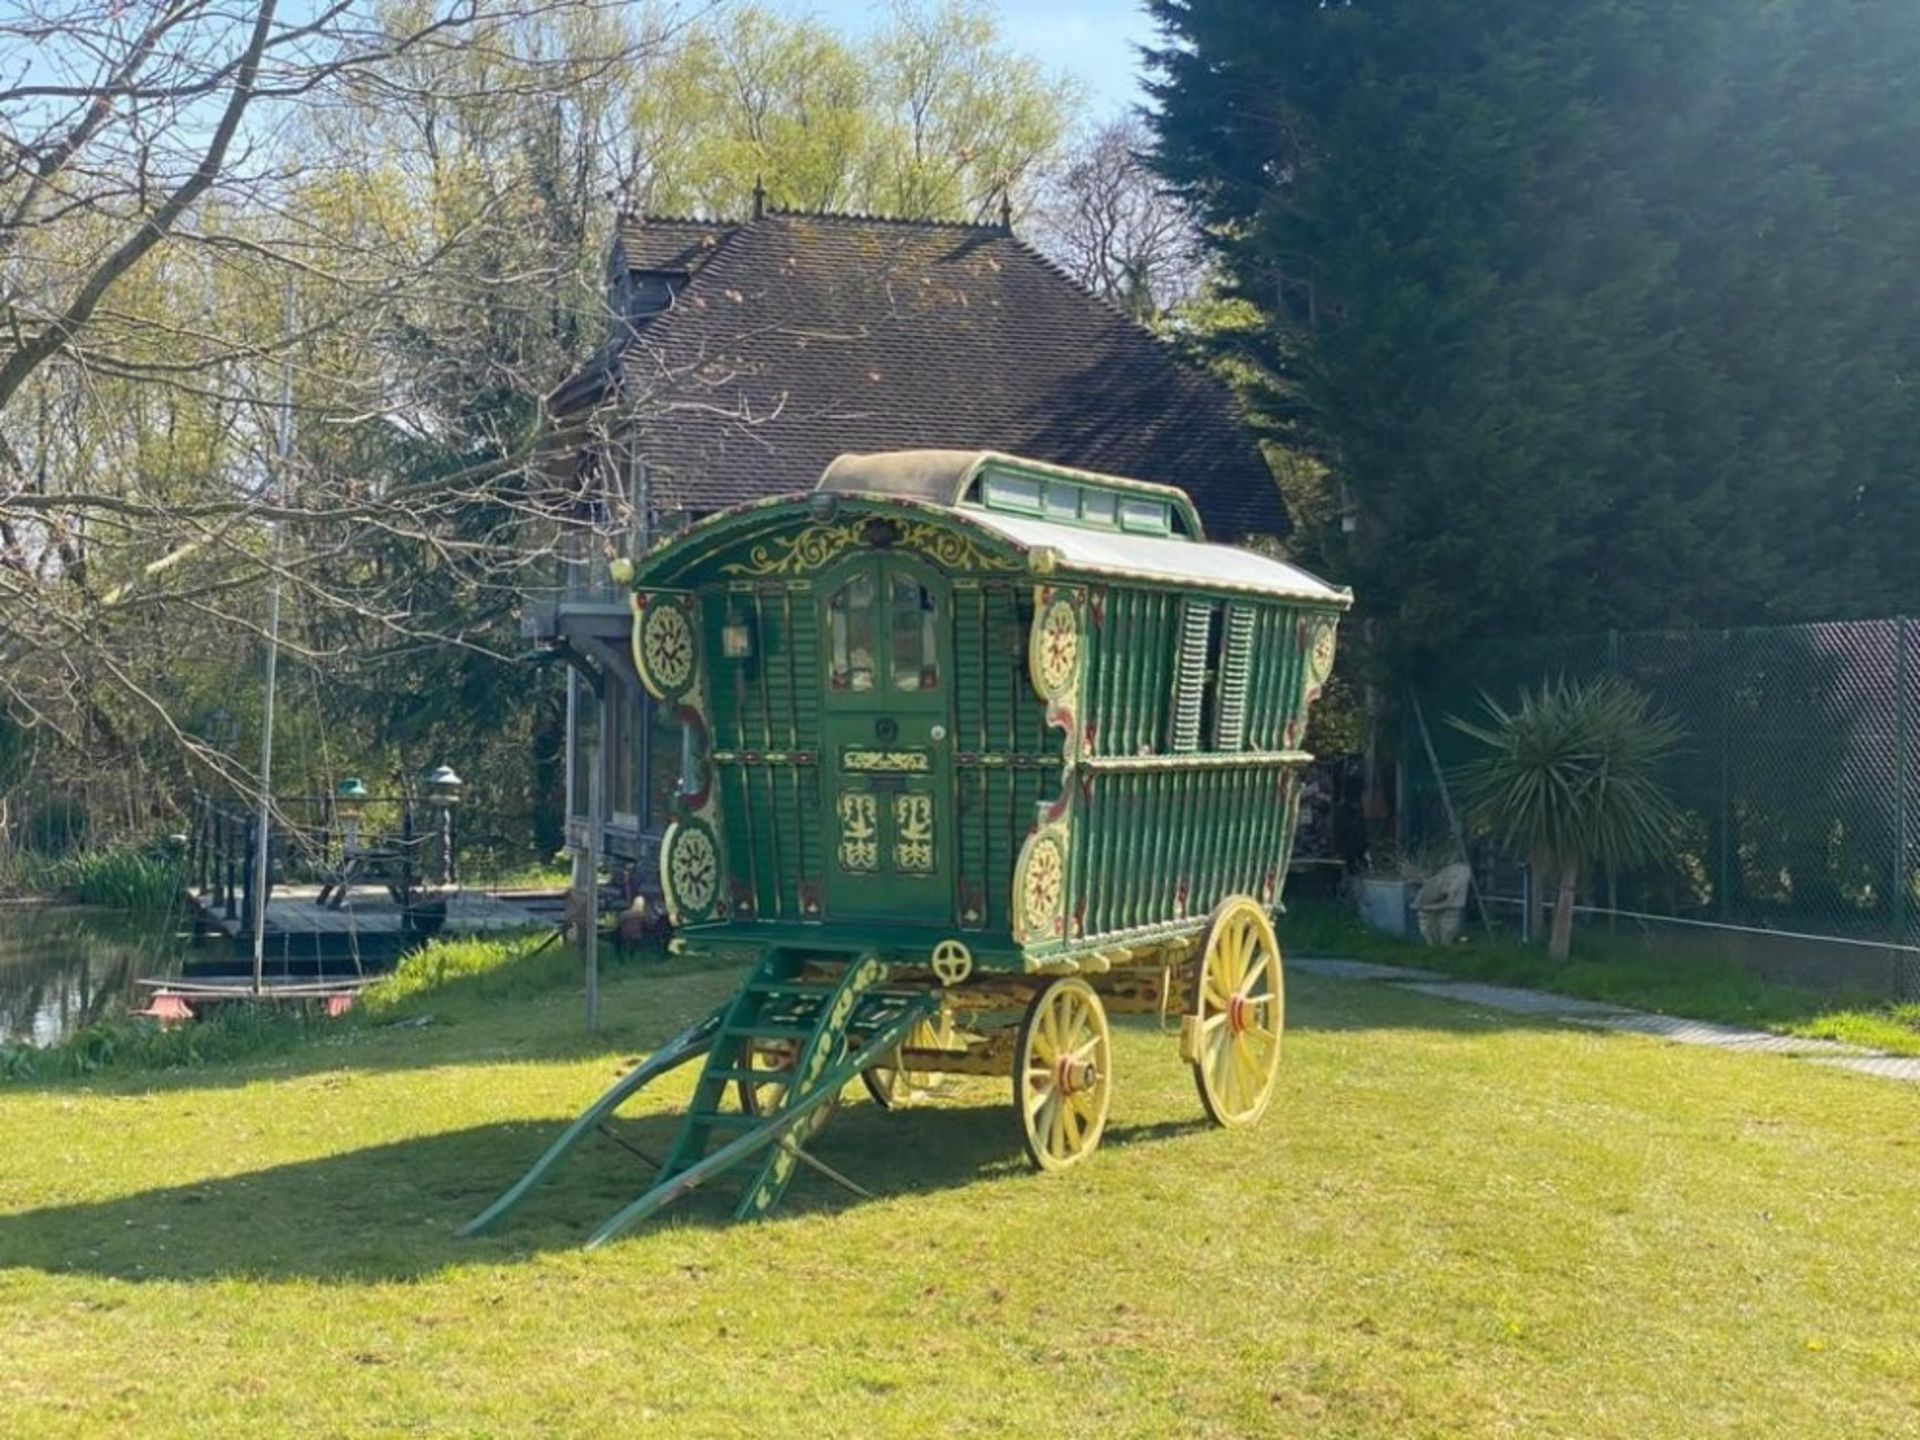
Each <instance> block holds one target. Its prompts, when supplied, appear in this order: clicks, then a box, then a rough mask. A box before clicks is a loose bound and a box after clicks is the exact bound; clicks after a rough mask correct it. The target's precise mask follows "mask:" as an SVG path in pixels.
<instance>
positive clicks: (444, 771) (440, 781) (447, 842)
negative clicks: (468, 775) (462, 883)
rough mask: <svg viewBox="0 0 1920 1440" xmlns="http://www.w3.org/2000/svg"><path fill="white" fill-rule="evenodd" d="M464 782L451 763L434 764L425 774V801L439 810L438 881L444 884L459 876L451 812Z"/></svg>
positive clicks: (451, 883) (450, 883)
mask: <svg viewBox="0 0 1920 1440" xmlns="http://www.w3.org/2000/svg"><path fill="white" fill-rule="evenodd" d="M464 783H465V782H464V781H463V780H461V778H460V777H459V775H457V774H456V773H455V772H454V768H453V767H452V766H451V765H436V766H435V767H434V768H433V770H432V772H431V773H429V774H428V776H427V803H428V804H429V805H431V806H433V808H434V809H435V810H437V811H439V812H440V883H441V884H442V885H444V886H451V885H453V884H454V882H455V881H456V880H457V879H458V878H459V876H458V872H457V871H456V870H455V869H454V864H453V812H454V810H455V809H456V808H457V807H458V806H459V804H460V787H461V786H462V785H463V784H464Z"/></svg>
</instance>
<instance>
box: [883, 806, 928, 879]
mask: <svg viewBox="0 0 1920 1440" xmlns="http://www.w3.org/2000/svg"><path fill="white" fill-rule="evenodd" d="M893 863H894V867H895V868H896V869H898V870H900V871H902V872H904V873H906V874H909V875H931V874H932V873H933V797H932V796H931V795H896V796H894V797H893Z"/></svg>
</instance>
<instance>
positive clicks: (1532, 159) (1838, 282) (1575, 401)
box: [1149, 0, 1920, 655]
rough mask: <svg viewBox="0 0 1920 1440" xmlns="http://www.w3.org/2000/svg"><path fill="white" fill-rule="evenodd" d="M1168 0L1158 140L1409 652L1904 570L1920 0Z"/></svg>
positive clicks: (1276, 409)
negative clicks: (1252, 314)
mask: <svg viewBox="0 0 1920 1440" xmlns="http://www.w3.org/2000/svg"><path fill="white" fill-rule="evenodd" d="M1150 5H1151V9H1152V10H1153V13H1154V15H1155V17H1156V19H1157V20H1158V22H1159V25H1160V27H1161V30H1162V33H1163V36H1164V43H1163V44H1162V45H1161V46H1160V47H1158V48H1157V49H1155V50H1153V51H1152V52H1151V53H1150V55H1149V63H1150V65H1151V67H1152V68H1153V70H1154V72H1155V74H1156V76H1157V80H1156V81H1155V83H1153V85H1152V86H1151V88H1152V90H1153V93H1154V95H1155V98H1156V99H1157V101H1158V102H1159V113H1158V115H1157V117H1156V124H1157V126H1158V129H1159V133H1160V137H1161V146H1160V150H1159V152H1158V153H1159V157H1160V159H1159V163H1160V165H1161V166H1162V168H1163V170H1164V172H1165V173H1166V174H1167V176H1168V177H1169V178H1170V179H1171V180H1172V181H1174V182H1175V183H1176V184H1177V185H1179V186H1180V187H1181V188H1182V189H1183V190H1184V191H1185V192H1186V193H1187V194H1188V195H1189V196H1190V197H1191V198H1192V199H1193V200H1194V201H1195V202H1196V204H1197V205H1198V207H1199V209H1200V211H1201V213H1202V215H1203V217H1204V219H1205V221H1206V222H1207V224H1208V226H1209V228H1210V230H1211V235H1212V243H1213V244H1214V245H1215V247H1216V249H1217V251H1218V254H1219V258H1220V260H1221V262H1222V268H1223V270H1224V272H1225V274H1226V275H1227V276H1228V277H1229V280H1230V282H1231V284H1232V286H1233V288H1234V289H1235V291H1236V292H1237V293H1238V294H1239V295H1240V296H1242V297H1244V298H1246V299H1248V300H1251V301H1253V302H1254V303H1255V304H1256V305H1257V306H1258V307H1259V308H1260V310H1261V311H1262V313H1263V316H1264V323H1263V324H1262V325H1261V326H1260V327H1259V330H1258V332H1257V336H1256V342H1255V343H1256V345H1257V350H1258V358H1259V359H1260V361H1261V362H1262V364H1263V368H1264V370H1265V373H1266V377H1267V384H1266V385H1265V387H1264V388H1263V390H1262V393H1261V395H1260V397H1259V404H1260V408H1261V409H1262V410H1263V411H1264V413H1265V414H1266V415H1267V416H1268V417H1269V418H1270V419H1271V420H1272V421H1273V422H1274V423H1275V424H1276V425H1277V426H1278V427H1279V429H1280V430H1281V432H1282V434H1283V435H1284V436H1285V438H1287V439H1288V440H1289V441H1290V442H1291V443H1292V444H1293V445H1294V446H1295V447H1296V448H1298V449H1300V450H1302V451H1304V452H1306V453H1307V454H1309V455H1311V456H1314V457H1316V458H1318V459H1320V460H1322V461H1323V462H1325V464H1326V465H1327V466H1328V467H1329V468H1330V471H1331V473H1332V475H1333V476H1334V477H1336V479H1337V480H1338V481H1339V482H1340V483H1341V484H1342V485H1343V486H1344V487H1345V489H1346V493H1347V496H1348V500H1349V505H1350V508H1349V511H1348V514H1349V516H1350V518H1351V521H1352V525H1351V530H1350V532H1349V531H1344V530H1343V529H1342V527H1340V526H1339V525H1329V526H1325V527H1323V528H1320V529H1318V530H1312V529H1311V528H1310V530H1309V533H1308V534H1307V535H1306V536H1305V537H1304V539H1305V542H1306V543H1307V544H1309V545H1315V546H1317V547H1318V548H1319V551H1320V553H1319V554H1318V555H1316V556H1315V557H1314V558H1316V559H1318V560H1319V561H1320V562H1321V563H1323V564H1326V565H1328V566H1330V567H1332V568H1333V569H1335V570H1336V571H1337V572H1338V573H1340V574H1341V576H1342V578H1350V579H1351V580H1352V581H1353V583H1354V584H1355V586H1356V587H1357V589H1358V591H1359V594H1360V597H1361V603H1362V605H1363V607H1365V608H1366V609H1367V610H1369V611H1371V612H1372V613H1374V614H1378V615H1382V616H1385V617H1389V618H1391V619H1394V620H1396V621H1398V622H1401V623H1399V624H1398V625H1396V626H1395V627H1394V631H1395V633H1396V634H1397V636H1398V637H1399V640H1400V645H1401V649H1402V653H1403V655H1404V654H1405V653H1406V652H1407V651H1414V652H1427V653H1434V652H1438V651H1440V650H1442V649H1443V648H1444V647H1445V646H1446V645H1447V644H1448V643H1450V642H1451V641H1453V640H1455V639H1458V638H1460V637H1462V636H1467V635H1472V634H1477V633H1486V632H1490V631H1499V630H1523V629H1541V628H1548V629H1566V630H1574V629H1583V628H1597V627H1604V626H1609V625H1619V626H1650V625H1689V624H1740V623H1764V622H1769V621H1775V620H1790V619H1800V618H1807V617H1814V616H1831V615H1843V614H1872V613H1886V612H1889V611H1892V610H1896V609H1901V608H1909V609H1910V608H1912V607H1913V606H1914V605H1915V603H1916V602H1917V601H1920V581H1916V579H1915V578H1914V577H1915V576H1916V575H1920V569H1916V567H1915V566H1914V564H1913V563H1912V560H1911V558H1910V557H1911V556H1912V554H1913V553H1914V551H1915V550H1916V548H1920V483H1916V481H1917V479H1920V477H1917V476H1916V466H1917V464H1920V461H1917V460H1916V454H1915V446H1914V442H1915V440H1916V439H1920V324H1916V320H1917V319H1920V300H1917V299H1916V293H1915V291H1914V289H1913V287H1912V285H1911V283H1910V281H1909V279H1908V276H1907V273H1906V272H1907V268H1908V265H1909V263H1910V262H1909V259H1908V257H1909V256H1911V255H1912V254H1914V253H1916V247H1917V246H1920V9H1915V8H1914V7H1911V6H1896V5H1887V4H1876V3H1866V0H1859V3H1844V4H1836V3H1833V0H1771V3H1765V4H1755V3H1753V0H1690V3H1688V4H1686V5H1673V4H1670V3H1666V0H1565V3H1561V4H1553V5H1542V4H1539V3H1537V0H1418V3H1416V0H1343V3H1332V4H1329V3H1326V0H1150ZM1241 338H1242V339H1243V340H1244V336H1243V337H1241Z"/></svg>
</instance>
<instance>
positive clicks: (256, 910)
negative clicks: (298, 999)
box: [253, 279, 293, 996]
mask: <svg viewBox="0 0 1920 1440" xmlns="http://www.w3.org/2000/svg"><path fill="white" fill-rule="evenodd" d="M286 330H287V350H286V353H285V354H284V355H283V356H282V357H281V362H280V425H279V434H278V436H277V437H276V438H277V441H278V443H277V444H276V445H275V447H274V448H275V451H276V453H277V455H278V460H277V462H276V463H275V465H274V473H273V476H272V479H273V480H274V481H275V482H277V483H276V484H275V485H274V487H273V488H274V489H276V490H277V491H278V492H279V498H280V499H282V500H284V499H285V498H286V488H287V457H288V456H289V455H290V454H291V453H292V452H293V281H292V280H291V279H289V280H288V281H287V317H286ZM269 523H270V524H271V525H272V526H273V547H272V550H271V552H270V553H271V554H272V557H273V558H272V560H271V562H270V563H271V565H272V567H273V569H272V574H271V577H270V578H269V580H268V588H267V693H266V700H265V703H264V705H263V706H262V707H261V715H260V812H259V816H258V819H257V820H256V822H255V830H254V844H253V993H254V994H255V995H256V996H258V995H259V994H260V993H261V992H262V991H263V990H264V989H265V988H266V968H267V857H268V850H269V843H270V841H271V838H272V834H273V827H272V819H273V691H274V682H275V680H276V679H277V676H278V671H279V668H280V539H281V536H280V522H279V521H277V520H275V521H270V522H269Z"/></svg>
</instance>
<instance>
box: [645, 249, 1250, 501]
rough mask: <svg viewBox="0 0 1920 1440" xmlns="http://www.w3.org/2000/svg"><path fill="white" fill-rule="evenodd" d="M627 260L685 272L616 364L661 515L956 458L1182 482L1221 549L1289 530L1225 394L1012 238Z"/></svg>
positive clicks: (660, 253)
mask: <svg viewBox="0 0 1920 1440" xmlns="http://www.w3.org/2000/svg"><path fill="white" fill-rule="evenodd" d="M621 244H622V247H623V249H624V251H625V254H626V258H627V263H628V265H629V266H630V267H631V268H633V269H635V270H644V269H655V270H663V269H676V268H682V267H684V268H688V269H690V270H691V271H692V278H691V279H690V280H689V281H687V282H686V283H685V284H684V285H683V286H681V288H680V289H679V291H678V293H677V294H676V295H675V297H674V300H673V303H672V305H671V307H670V308H668V309H667V310H666V311H664V312H663V313H661V314H659V315H657V316H655V317H653V318H651V319H647V320H643V321H640V322H639V323H638V324H636V326H635V327H634V330H635V334H634V338H633V339H632V340H630V341H629V342H628V343H627V344H626V346H625V347H624V352H623V354H622V356H621V369H622V375H623V389H625V391H626V392H627V396H626V403H627V405H629V406H630V407H631V408H632V409H633V411H634V412H635V414H636V416H637V417H638V424H639V430H640V436H641V446H642V452H643V454H644V456H645V458H646V461H647V464H648V468H649V472H650V475H651V479H652V485H653V493H654V499H655V503H656V504H657V505H660V506H662V507H663V508H685V509H690V510H711V509H714V508H717V507H719V506H721V505H727V504H731V503H734V502H736V501H740V500H750V499H757V498H759V497H761V496H765V495H770V494H778V493H780V492H783V491H793V490H804V489H810V488H811V487H812V486H813V483H814V482H815V480H817V479H818V478H819V476H820V473H821V471H822V470H824V469H825V468H826V466H827V464H828V462H829V461H831V460H832V459H833V458H834V457H835V456H836V455H839V454H841V453H842V452H844V451H848V450H889V449H908V448H925V447H949V446H950V447H954V448H959V449H995V450H1003V451H1009V452H1012V453H1014V454H1018V455H1028V456H1032V457H1033V458H1035V459H1040V460H1051V461H1054V462H1056V463H1060V464H1067V465H1075V466H1080V467H1083V468H1086V469H1091V470H1102V471H1107V472H1109V473H1113V474H1120V475H1131V476H1136V477H1139V478H1141V479H1146V480H1159V481H1164V482H1168V483H1172V484H1176V485H1179V486H1181V487H1183V488H1184V489H1186V490H1187V491H1188V492H1189V493H1190V494H1191V495H1192V496H1193V498H1194V502H1195V503H1196V504H1197V505H1198V506H1199V507H1200V511H1201V514H1202V515H1203V517H1204V518H1205V520H1206V522H1207V525H1208V528H1209V530H1210V531H1211V532H1213V533H1215V534H1216V535H1217V537H1218V538H1222V539H1225V538H1231V537H1234V536H1238V535H1242V534H1247V533H1270V534H1271V533H1279V532H1284V530H1285V529H1286V528H1287V522H1286V517H1285V513H1284V510H1283V508H1282V506H1281V502H1280V497H1279V491H1278V489H1277V487H1276V486H1275V484H1274V481H1273V479H1272V476H1271V474H1270V473H1269V471H1268V469H1267V466H1266V464H1265V462H1264V460H1263V459H1262V458H1261V456H1260V453H1259V451H1258V449H1257V448H1256V447H1255V445H1254V442H1253V439H1252V437H1251V436H1250V435H1249V434H1248V432H1247V430H1246V427H1245V425H1244V423H1243V421H1242V419H1241V416H1240V413H1239V411H1238V408H1237V406H1236V404H1235V402H1234V401H1233V399H1232V397H1231V396H1230V395H1229V393H1228V392H1227V391H1226V389H1225V388H1224V387H1223V386H1222V385H1220V384H1219V383H1218V382H1217V381H1215V380H1213V379H1212V378H1210V377H1208V376H1206V375H1203V374H1200V373H1198V372H1197V371H1194V370H1192V369H1190V368H1189V367H1187V366H1185V365H1183V364H1181V363H1180V362H1179V361H1178V360H1176V359H1175V357H1174V356H1173V355H1172V354H1171V353H1170V352H1169V350H1168V348H1167V347H1166V346H1165V345H1164V344H1163V343H1162V342H1160V341H1159V340H1157V339H1155V338H1154V337H1153V336H1152V335H1150V334H1148V333H1147V332H1146V331H1144V330H1142V329H1141V328H1140V327H1139V326H1137V325H1135V324H1133V323H1132V322H1131V321H1129V320H1128V319H1127V318H1126V317H1125V316H1123V315H1122V314H1120V312H1119V311H1117V310H1115V309H1113V308H1112V307H1110V306H1108V305H1105V304H1103V303H1102V302H1100V301H1098V300H1096V299H1094V298H1093V297H1092V296H1091V295H1089V294H1088V293H1087V292H1086V291H1084V290H1082V289H1080V288H1079V287H1078V286H1077V285H1075V284H1074V283H1073V282H1072V281H1071V280H1069V279H1068V278H1067V277H1066V276H1065V275H1064V274H1063V273H1062V272H1061V271H1059V270H1057V269H1056V268H1054V267H1053V266H1052V265H1051V264H1050V263H1049V262H1047V261H1046V260H1045V259H1043V258H1042V257H1041V256H1040V255H1039V254H1037V253H1036V252H1035V251H1033V250H1032V249H1030V248H1029V247H1028V246H1026V245H1025V244H1023V243H1022V242H1021V241H1019V240H1017V239H1015V238H1014V237H1013V236H1012V235H1010V234H1008V233H1007V232H1005V231H1004V230H1000V229H998V228H986V227H977V226H963V225H947V224H927V223H918V222H903V221H893V220H879V219H872V218H868V217H861V216H840V215H797V214H785V213H778V212H776V213H773V214H769V215H767V216H765V217H764V218H762V219H760V220H757V221H754V222H752V223H749V224H741V225H731V226H722V225H713V224H708V223H706V222H695V221H667V222H655V221H646V222H643V223H639V224H627V225H623V227H622V230H621Z"/></svg>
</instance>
